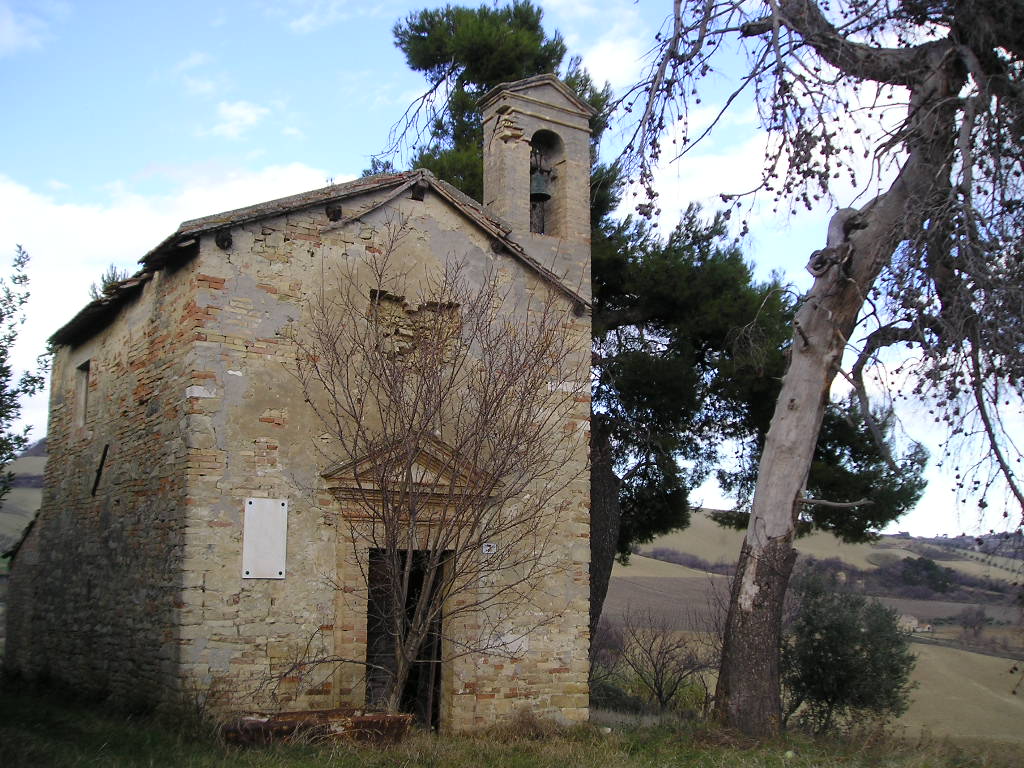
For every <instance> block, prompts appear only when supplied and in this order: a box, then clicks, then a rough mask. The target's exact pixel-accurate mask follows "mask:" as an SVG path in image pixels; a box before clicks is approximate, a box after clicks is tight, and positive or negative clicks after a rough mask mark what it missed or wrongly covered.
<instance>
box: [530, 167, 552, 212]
mask: <svg viewBox="0 0 1024 768" xmlns="http://www.w3.org/2000/svg"><path fill="white" fill-rule="evenodd" d="M550 199H551V171H545V170H543V169H541V168H538V169H536V170H535V171H533V172H532V173H531V174H530V202H531V203H546V202H547V201H548V200H550Z"/></svg>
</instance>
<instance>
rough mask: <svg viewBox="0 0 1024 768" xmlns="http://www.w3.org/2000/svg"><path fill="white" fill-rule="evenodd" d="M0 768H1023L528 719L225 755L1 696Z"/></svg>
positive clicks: (167, 727) (145, 719) (704, 730)
mask: <svg viewBox="0 0 1024 768" xmlns="http://www.w3.org/2000/svg"><path fill="white" fill-rule="evenodd" d="M0 765H2V766H4V768H20V767H21V766H26V767H27V766H31V767H32V768H45V767H46V766H62V767H64V766H68V767H74V766H90V767H93V766H152V767H159V766H174V767H175V768H192V767H194V768H200V767H202V768H206V767H207V766H210V767H212V766H231V767H232V768H234V767H235V766H243V767H244V766H260V767H265V768H298V767H299V766H325V765H330V766H332V767H336V768H357V766H358V767H359V768H384V767H385V766H389V767H390V766H396V767H397V766H402V767H406V766H407V767H409V768H412V767H413V766H417V767H419V766H423V767H424V768H431V767H436V768H442V767H443V768H478V767H479V766H488V768H577V767H578V768H592V766H602V768H669V767H670V766H695V767H696V766H700V768H719V767H721V768H839V767H840V766H842V768H869V767H870V768H888V767H892V768H960V767H961V766H991V767H992V768H1003V767H1004V766H1005V767H1006V768H1009V767H1010V766H1015V765H1019V745H1007V746H1002V745H992V744H988V745H974V746H964V745H954V744H950V743H945V742H943V743H939V742H935V743H920V742H918V743H908V742H902V741H899V740H896V739H893V738H892V737H890V736H880V735H879V734H878V733H874V734H871V737H870V738H865V737H864V735H863V734H860V735H858V736H856V737H852V738H846V739H842V740H831V741H821V740H817V741H816V740H811V739H808V738H805V737H801V736H794V735H791V736H787V737H786V738H783V739H779V740H777V741H772V742H768V743H763V744H757V743H754V742H750V741H747V740H745V739H743V738H741V737H738V736H736V735H735V734H732V733H730V732H728V731H724V730H722V729H718V728H713V727H709V726H707V725H706V724H702V723H696V722H678V723H671V724H661V725H657V726H653V727H631V726H615V727H613V728H612V730H611V732H610V733H606V732H605V731H604V729H602V727H600V726H591V725H585V726H578V727H575V728H568V729H559V728H555V727H553V726H551V725H550V724H546V723H543V722H540V721H537V720H535V719H533V718H529V717H526V718H520V719H519V720H518V721H517V722H513V723H511V724H509V725H506V726H503V727H500V728H492V729H490V730H488V731H483V732H480V733H476V734H469V735H460V736H452V737H447V736H441V737H438V736H432V735H430V734H425V733H418V734H414V735H413V736H411V737H410V738H408V739H407V740H405V741H404V742H402V743H401V744H398V745H394V746H389V747H363V746H353V745H347V744H289V745H276V746H273V747H249V748H236V747H229V746H226V745H224V744H223V743H221V742H220V741H219V740H218V739H217V738H216V736H215V734H214V733H213V731H212V729H210V728H207V727H203V726H201V725H198V724H196V723H195V722H188V721H182V720H176V719H174V718H171V717H168V716H166V715H164V716H156V715H128V714H124V713H117V712H115V711H112V710H110V709H108V708H105V707H103V706H98V705H95V704H87V703H82V702H74V701H70V700H68V699H66V698H61V697H58V696H56V695H54V694H53V693H49V694H46V693H35V692H32V691H30V690H27V689H26V688H24V687H23V686H15V685H14V684H12V683H5V684H3V686H2V687H0Z"/></svg>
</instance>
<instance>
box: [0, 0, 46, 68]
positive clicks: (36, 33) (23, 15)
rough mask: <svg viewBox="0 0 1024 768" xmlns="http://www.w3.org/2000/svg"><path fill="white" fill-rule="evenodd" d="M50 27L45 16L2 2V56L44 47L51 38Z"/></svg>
mask: <svg viewBox="0 0 1024 768" xmlns="http://www.w3.org/2000/svg"><path fill="white" fill-rule="evenodd" d="M49 27H50V24H49V21H48V20H47V19H46V18H45V17H44V16H42V15H40V14H38V13H30V12H28V11H23V10H19V9H17V8H14V7H13V6H12V5H11V4H10V3H7V2H0V56H10V55H13V54H15V53H17V52H18V51H22V50H30V49H33V48H40V47H42V45H43V43H44V42H45V41H46V39H47V38H48V37H49Z"/></svg>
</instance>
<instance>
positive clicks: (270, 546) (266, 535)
mask: <svg viewBox="0 0 1024 768" xmlns="http://www.w3.org/2000/svg"><path fill="white" fill-rule="evenodd" d="M244 526H245V527H244V528H243V529H242V578H243V579H283V578H284V574H285V562H286V559H287V551H288V501H287V499H246V500H245V522H244Z"/></svg>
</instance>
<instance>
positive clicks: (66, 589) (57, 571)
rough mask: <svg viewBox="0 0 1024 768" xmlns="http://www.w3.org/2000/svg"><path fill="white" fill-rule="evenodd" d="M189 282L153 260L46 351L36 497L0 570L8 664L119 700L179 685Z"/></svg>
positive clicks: (155, 697)
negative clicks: (24, 529)
mask: <svg viewBox="0 0 1024 768" xmlns="http://www.w3.org/2000/svg"><path fill="white" fill-rule="evenodd" d="M194 287H195V277H194V274H193V269H192V268H191V267H190V266H188V265H186V266H185V267H183V268H181V269H178V270H176V271H175V270H170V269H165V270H163V271H161V272H159V273H157V274H156V276H155V277H154V279H153V280H152V281H150V282H149V283H148V284H146V285H145V287H144V290H143V292H142V294H141V295H140V296H139V297H138V298H136V299H135V300H134V301H133V302H132V303H131V304H130V305H129V306H128V307H127V308H125V309H124V310H122V312H121V315H120V316H119V318H118V319H117V321H116V322H114V323H112V324H111V325H109V326H108V327H106V328H105V329H103V330H102V331H100V332H99V333H98V334H97V335H95V336H94V337H93V338H91V339H89V340H88V341H86V342H84V343H82V344H80V345H78V346H73V347H67V346H63V347H60V348H58V350H57V352H56V356H55V358H54V361H53V370H52V374H51V392H50V422H49V431H48V440H49V461H48V463H47V466H46V478H45V480H46V482H45V490H44V494H43V503H42V507H41V510H40V513H39V516H38V519H37V520H36V522H35V524H34V526H33V527H32V529H31V533H30V534H29V535H28V537H27V539H26V540H25V542H24V544H23V545H22V547H21V549H20V551H19V552H18V555H17V557H16V559H15V562H14V564H13V568H12V573H11V584H10V596H9V600H10V603H9V611H8V640H7V649H6V656H5V659H4V661H5V666H6V667H7V669H8V670H9V671H12V672H15V673H18V674H22V675H25V676H28V677H30V678H50V679H53V680H54V681H55V682H58V683H59V684H61V685H62V686H66V687H67V688H68V690H74V691H76V692H90V693H108V694H110V695H111V696H112V698H113V699H115V700H116V701H118V702H119V703H123V704H127V705H135V704H152V703H156V702H159V701H170V700H173V699H174V698H175V697H176V696H177V694H178V689H179V684H180V676H179V675H178V646H177V643H178V637H177V615H178V610H179V607H180V600H179V597H180V589H181V577H182V573H181V562H182V551H183V537H182V534H183V522H184V487H185V473H184V470H185V444H184V441H183V439H182V436H183V434H184V430H183V426H184V425H183V422H182V417H183V394H184V392H183V390H184V388H185V386H186V384H184V383H183V382H185V381H186V379H187V377H186V373H187V371H186V368H185V365H186V361H185V351H186V350H187V349H188V347H189V345H190V344H191V341H192V339H191V331H190V322H189V319H190V318H191V317H192V316H193V315H194V314H195V306H194V303H193V301H192V299H191V295H192V292H193V291H194ZM86 362H88V366H89V369H88V376H87V381H88V394H87V398H85V397H84V393H83V392H82V391H81V387H82V385H84V384H85V382H86V375H85V374H84V372H82V371H80V370H79V369H80V367H81V366H83V364H85V363H86ZM83 406H84V410H83Z"/></svg>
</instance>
